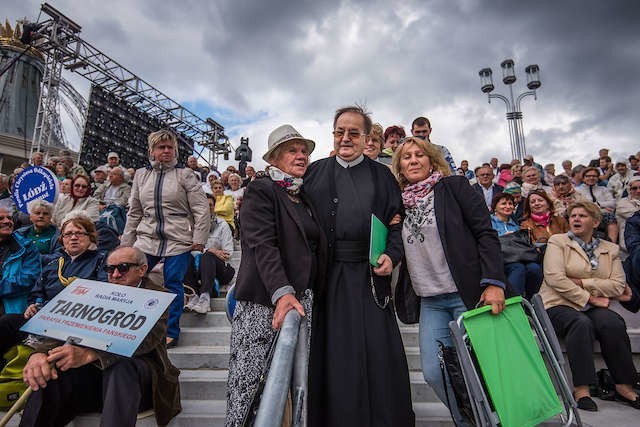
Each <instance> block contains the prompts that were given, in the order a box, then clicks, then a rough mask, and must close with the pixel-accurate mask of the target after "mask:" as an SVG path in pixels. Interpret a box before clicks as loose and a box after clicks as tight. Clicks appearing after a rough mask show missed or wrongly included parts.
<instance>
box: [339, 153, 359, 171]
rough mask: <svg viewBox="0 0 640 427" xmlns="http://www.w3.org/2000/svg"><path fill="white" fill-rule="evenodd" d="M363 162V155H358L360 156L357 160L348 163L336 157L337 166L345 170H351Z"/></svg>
mask: <svg viewBox="0 0 640 427" xmlns="http://www.w3.org/2000/svg"><path fill="white" fill-rule="evenodd" d="M363 160H364V154H360V156H358V158H357V159H355V160H352V161H350V162H348V161H346V160H343V159H341V158H340V157H338V156H336V161H337V162H338V164H339V165H340V166H342V167H343V168H345V169H347V168H352V167H354V166H358V165H359V164H360V163H362V161H363Z"/></svg>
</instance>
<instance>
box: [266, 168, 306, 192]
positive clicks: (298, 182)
mask: <svg viewBox="0 0 640 427" xmlns="http://www.w3.org/2000/svg"><path fill="white" fill-rule="evenodd" d="M269 177H270V178H271V179H272V180H273V182H275V183H276V184H278V185H279V186H280V187H282V188H284V189H285V190H286V191H287V193H289V194H291V195H294V196H295V195H297V194H300V189H301V188H302V178H294V177H292V176H291V175H289V174H288V173H285V172H282V171H281V170H280V169H278V168H277V167H275V166H270V167H269Z"/></svg>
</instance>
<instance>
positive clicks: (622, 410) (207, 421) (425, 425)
mask: <svg viewBox="0 0 640 427" xmlns="http://www.w3.org/2000/svg"><path fill="white" fill-rule="evenodd" d="M595 401H596V403H597V404H598V408H599V411H598V412H586V411H580V417H581V419H582V423H583V425H584V426H585V427H600V426H615V427H636V426H637V425H638V410H637V409H633V408H631V407H630V406H627V405H623V404H621V403H618V402H607V401H603V400H600V399H595ZM225 407H226V401H224V400H208V399H207V400H190V399H183V400H182V412H181V413H180V414H178V416H177V417H176V418H174V419H173V420H172V421H171V423H170V424H169V426H171V427H222V426H224V415H225ZM413 410H414V412H415V414H416V426H417V427H452V426H453V425H454V424H453V421H451V418H450V416H449V410H448V409H447V407H446V406H445V405H444V404H442V403H440V402H417V403H416V402H414V403H413ZM2 415H4V413H3V412H0V416H2ZM19 423H20V415H19V414H18V415H15V416H14V417H13V418H12V419H11V421H9V423H8V424H7V427H17V426H18V424H19ZM99 425H100V414H97V413H96V414H86V415H81V416H79V417H77V418H76V419H75V420H74V421H73V422H71V423H70V424H68V426H70V427H97V426H99ZM540 425H541V426H558V425H560V423H559V419H558V417H556V418H555V419H552V420H550V421H547V422H544V423H542V424H540ZM136 426H138V427H155V426H156V422H155V418H154V417H153V416H150V417H147V418H144V419H141V420H138V422H137V424H136Z"/></svg>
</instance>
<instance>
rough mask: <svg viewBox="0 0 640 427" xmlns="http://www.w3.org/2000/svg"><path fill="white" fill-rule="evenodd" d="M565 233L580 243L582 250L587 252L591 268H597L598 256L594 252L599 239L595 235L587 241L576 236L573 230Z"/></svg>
mask: <svg viewBox="0 0 640 427" xmlns="http://www.w3.org/2000/svg"><path fill="white" fill-rule="evenodd" d="M567 235H568V236H569V238H570V239H571V240H573V241H574V242H576V243H577V244H578V245H580V247H581V248H582V250H583V251H584V252H585V253H586V254H587V257H588V258H589V264H591V270H597V269H598V257H597V256H596V254H595V253H594V252H595V250H596V248H597V247H598V245H599V244H600V239H598V238H597V237H594V238H592V239H591V243H587V242H585V241H584V240H582V239H581V238H579V237H578V236H576V235H575V234H573V231H569V232H568V233H567Z"/></svg>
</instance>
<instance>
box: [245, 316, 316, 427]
mask: <svg viewBox="0 0 640 427" xmlns="http://www.w3.org/2000/svg"><path fill="white" fill-rule="evenodd" d="M307 371H308V358H307V325H306V322H301V317H300V314H299V313H298V312H297V311H296V310H290V311H289V312H288V313H287V314H286V316H285V318H284V322H283V323H282V329H281V330H280V334H279V336H278V341H277V342H276V348H275V350H274V354H273V359H272V361H271V367H270V368H269V373H268V375H267V381H266V383H265V386H264V391H263V393H262V399H261V401H260V406H259V408H258V414H257V416H256V422H255V426H257V427H280V426H281V425H282V417H283V414H284V409H285V405H286V403H287V396H288V394H289V390H290V389H292V397H293V421H292V425H293V426H304V425H306V395H307ZM292 377H293V383H292Z"/></svg>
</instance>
